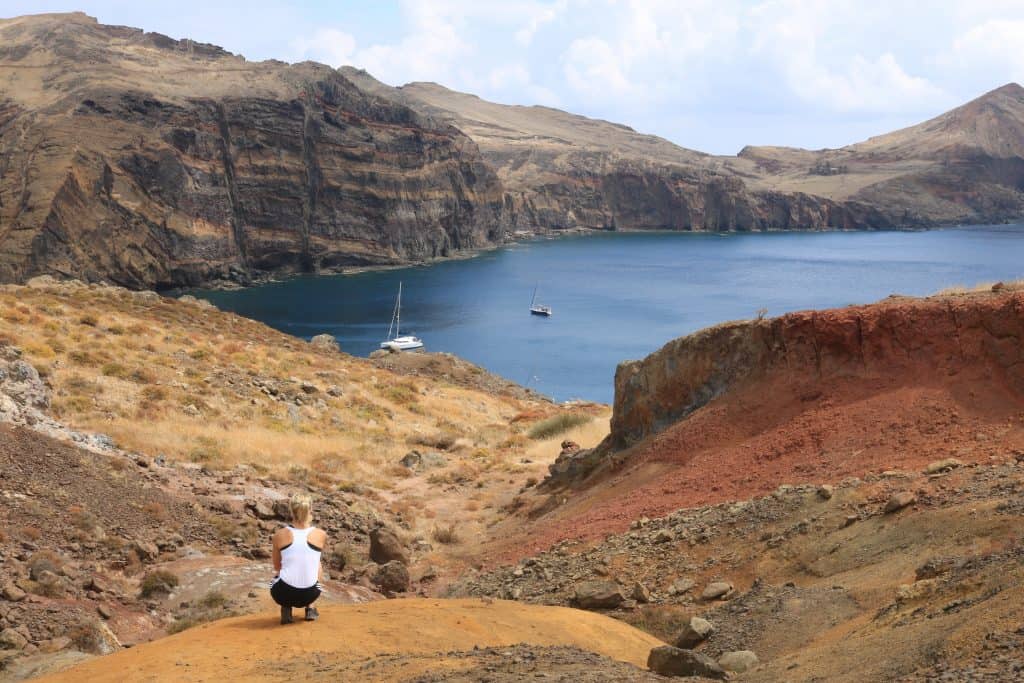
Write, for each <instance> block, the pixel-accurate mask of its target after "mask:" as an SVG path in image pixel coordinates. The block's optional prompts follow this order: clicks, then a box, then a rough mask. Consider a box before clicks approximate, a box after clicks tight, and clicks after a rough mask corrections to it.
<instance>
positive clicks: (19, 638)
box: [0, 628, 28, 650]
mask: <svg viewBox="0 0 1024 683" xmlns="http://www.w3.org/2000/svg"><path fill="white" fill-rule="evenodd" d="M26 645H28V638H26V637H25V636H23V635H21V634H20V633H18V632H17V631H15V630H14V629H13V628H5V629H4V630H3V631H0V650H23V649H25V646H26Z"/></svg>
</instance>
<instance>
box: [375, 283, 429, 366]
mask: <svg viewBox="0 0 1024 683" xmlns="http://www.w3.org/2000/svg"><path fill="white" fill-rule="evenodd" d="M401 329H402V283H401V282H399V283H398V297H397V298H396V299H395V311H394V313H392V314H391V325H389V326H388V338H387V339H386V340H385V341H382V342H381V343H380V348H382V349H390V350H393V351H410V350H412V349H421V348H423V341H422V340H421V339H420V338H419V337H414V336H412V335H405V336H402V332H401ZM392 331H394V333H395V336H393V337H392V336H391V332H392Z"/></svg>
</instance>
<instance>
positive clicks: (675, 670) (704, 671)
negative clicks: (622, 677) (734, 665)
mask: <svg viewBox="0 0 1024 683" xmlns="http://www.w3.org/2000/svg"><path fill="white" fill-rule="evenodd" d="M647 668H648V669H650V670H651V671H653V672H655V673H659V674H661V675H662V676H703V677H704V678H713V679H717V680H725V678H726V677H727V675H728V674H726V673H725V669H723V668H722V667H720V666H718V663H717V662H715V660H713V659H711V658H710V657H708V656H706V655H702V654H700V653H697V652H694V651H693V650H681V649H679V648H677V647H672V646H671V645H662V646H661V647H656V648H654V649H653V650H651V654H650V655H649V656H648V657H647Z"/></svg>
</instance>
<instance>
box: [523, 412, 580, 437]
mask: <svg viewBox="0 0 1024 683" xmlns="http://www.w3.org/2000/svg"><path fill="white" fill-rule="evenodd" d="M591 419H592V418H591V417H590V416H588V415H580V414H579V413H559V414H558V415H555V416H553V417H549V418H548V419H546V420H541V421H540V422H538V423H537V424H535V425H533V427H531V428H530V431H529V435H530V438H531V439H550V438H551V437H553V436H558V435H559V434H563V433H565V432H567V431H569V430H570V429H572V428H573V427H579V426H580V425H584V424H586V423H588V422H590V420H591Z"/></svg>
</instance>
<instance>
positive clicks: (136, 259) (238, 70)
mask: <svg viewBox="0 0 1024 683" xmlns="http://www.w3.org/2000/svg"><path fill="white" fill-rule="evenodd" d="M37 24H44V27H45V22H30V23H29V25H28V26H24V25H13V26H12V25H7V26H0V35H3V36H4V37H7V38H14V39H20V40H22V41H24V40H27V39H30V38H31V37H32V36H34V35H36V34H37V33H39V31H40V30H41V28H40V26H38V25H37ZM59 29H60V31H61V37H60V38H59V39H54V38H52V37H49V38H45V39H42V40H41V41H39V42H34V41H33V42H32V43H31V44H30V45H28V46H27V49H26V50H22V51H18V52H14V51H12V50H11V49H8V50H7V52H6V54H5V61H7V62H8V65H7V68H6V72H7V73H6V75H7V77H8V78H9V79H13V78H15V76H16V75H17V74H16V73H15V72H17V71H18V67H19V66H25V67H30V66H34V62H39V61H45V66H43V67H42V69H43V70H44V71H46V72H47V74H46V76H44V79H43V82H41V83H40V92H39V93H37V95H38V97H39V98H40V99H44V96H45V99H46V100H48V101H46V102H45V106H35V107H30V106H28V102H24V101H23V102H18V101H8V103H7V104H6V106H5V107H4V108H3V110H2V112H0V149H2V150H3V153H4V154H3V164H2V166H0V240H2V242H3V245H4V249H3V250H2V252H0V280H4V281H12V280H14V281H18V280H24V279H27V278H29V277H32V276H34V275H39V274H53V275H60V276H70V277H76V278H81V279H86V280H99V279H106V280H110V281H113V282H115V283H118V284H122V285H126V286H131V287H162V286H175V285H196V284H199V283H202V282H208V281H210V280H215V279H219V278H230V279H234V280H238V281H241V282H245V281H246V280H247V279H248V278H249V277H250V276H251V275H254V274H258V273H261V272H314V271H318V270H321V269H334V268H338V267H341V266H349V265H368V264H389V263H403V262H408V261H415V260H421V259H429V258H434V257H442V256H448V255H450V254H452V253H454V252H455V251H457V250H460V249H467V248H474V247H481V246H486V245H490V244H494V243H496V242H498V241H500V240H501V239H502V235H503V232H504V231H503V228H502V223H501V215H502V214H501V212H502V208H503V207H502V194H501V186H500V183H499V182H498V180H497V178H496V176H495V175H494V173H493V172H492V171H490V169H489V168H488V167H487V166H486V165H485V164H484V163H483V161H482V159H481V157H480V155H479V153H478V151H477V149H476V146H475V145H474V144H473V143H472V141H471V140H469V139H468V138H467V137H465V136H464V135H462V134H461V133H460V132H459V131H458V130H456V129H454V128H451V127H449V126H444V125H435V124H431V123H430V122H428V121H426V120H424V119H423V118H422V117H420V116H418V115H417V114H416V113H415V112H413V111H412V110H410V109H408V108H407V107H404V106H402V105H400V104H397V103H394V102H390V101H387V100H383V99H380V98H377V97H375V96H372V95H368V94H366V93H364V92H362V91H361V90H359V89H358V88H357V87H355V86H354V85H353V84H352V83H351V82H350V81H348V80H347V79H345V78H344V77H343V76H342V75H340V74H339V73H338V72H337V71H335V70H333V69H330V68H328V67H324V66H321V65H314V64H299V65H295V66H288V65H284V64H281V63H276V62H264V63H259V64H252V63H248V62H245V61H244V60H241V59H240V58H235V57H233V56H224V55H226V54H227V53H222V52H213V53H212V54H211V53H208V52H199V53H198V54H197V53H196V52H195V51H194V50H193V51H192V52H189V51H188V49H187V47H188V46H186V45H185V44H184V41H181V42H179V41H172V40H170V39H164V40H155V39H153V37H152V34H143V33H142V32H141V31H135V32H132V31H130V30H129V32H128V33H127V34H126V35H122V33H123V31H121V30H120V29H115V27H104V26H101V25H98V24H95V23H93V22H91V21H88V20H85V19H83V18H81V17H77V16H75V17H73V18H72V19H70V20H68V21H66V22H64V23H63V24H61V25H60V27H59ZM122 41H126V42H127V43H128V45H129V47H131V48H132V49H131V52H130V54H129V51H128V50H127V49H125V50H124V52H119V51H117V50H116V49H115V48H114V47H111V46H114V45H118V44H121V42H122ZM53 45H56V46H57V47H59V48H60V49H59V50H58V49H54V50H46V49H45V48H47V47H51V46H53ZM89 46H93V47H94V49H95V50H96V51H97V52H96V54H97V55H98V57H99V59H100V61H101V64H102V65H101V67H100V68H99V69H97V70H96V73H95V74H93V73H91V72H90V70H89V69H88V68H87V67H86V64H84V63H76V62H75V61H74V59H72V57H73V55H75V54H79V53H81V54H88V53H89V49H88V48H89ZM39 50H43V51H44V52H45V54H42V55H40V54H39ZM139 53H141V54H142V55H143V59H142V60H141V61H143V64H144V67H147V68H148V71H146V70H143V74H142V76H140V75H139V74H138V73H137V72H136V71H135V70H133V69H132V68H130V67H131V66H132V64H131V60H132V59H133V58H135V57H136V56H137V55H138V54H139ZM178 68H182V69H188V70H191V71H192V72H193V74H192V75H191V76H189V78H195V79H198V80H199V81H200V82H201V87H196V88H189V87H187V85H186V84H185V83H174V82H173V77H169V78H168V79H166V80H163V81H161V80H160V79H161V76H162V75H163V74H164V73H165V72H167V73H171V72H176V71H177V69H178ZM4 71H5V69H3V68H0V74H2V73H3V72H4ZM12 74H14V75H12ZM46 79H49V80H50V83H51V84H50V85H47V82H46ZM150 79H152V81H151V80H150ZM250 81H252V82H253V83H252V85H250V84H249V82H250ZM5 90H7V92H8V93H14V94H16V95H17V96H18V97H20V98H21V99H22V100H26V99H28V96H29V95H30V94H33V93H32V92H31V89H30V88H28V87H22V88H20V89H18V88H5Z"/></svg>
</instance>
